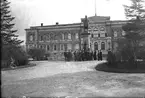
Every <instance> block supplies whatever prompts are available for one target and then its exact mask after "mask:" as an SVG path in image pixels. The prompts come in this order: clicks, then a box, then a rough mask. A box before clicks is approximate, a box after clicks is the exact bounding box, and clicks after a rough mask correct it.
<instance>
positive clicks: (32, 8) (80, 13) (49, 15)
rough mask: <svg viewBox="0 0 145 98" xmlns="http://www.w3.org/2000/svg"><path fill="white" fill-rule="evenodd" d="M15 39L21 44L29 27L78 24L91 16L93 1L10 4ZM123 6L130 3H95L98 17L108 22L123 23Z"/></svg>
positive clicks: (19, 1)
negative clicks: (13, 18) (20, 41)
mask: <svg viewBox="0 0 145 98" xmlns="http://www.w3.org/2000/svg"><path fill="white" fill-rule="evenodd" d="M10 2H11V10H12V15H13V16H15V17H16V18H15V22H16V25H15V27H16V29H18V34H19V38H20V39H22V40H25V30H24V29H26V28H29V27H30V26H36V25H40V24H41V23H43V24H44V25H53V24H55V23H56V22H59V24H67V23H78V22H80V21H81V20H80V18H83V17H85V15H87V16H88V17H89V16H94V15H95V0H10ZM123 4H125V5H130V0H96V13H97V15H98V16H110V17H111V20H125V19H126V18H125V15H124V8H123Z"/></svg>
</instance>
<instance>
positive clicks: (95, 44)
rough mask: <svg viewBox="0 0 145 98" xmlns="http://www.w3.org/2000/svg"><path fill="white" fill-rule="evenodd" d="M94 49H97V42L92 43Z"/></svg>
mask: <svg viewBox="0 0 145 98" xmlns="http://www.w3.org/2000/svg"><path fill="white" fill-rule="evenodd" d="M94 50H98V43H97V42H95V43H94Z"/></svg>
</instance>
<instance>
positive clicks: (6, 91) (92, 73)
mask: <svg viewBox="0 0 145 98" xmlns="http://www.w3.org/2000/svg"><path fill="white" fill-rule="evenodd" d="M36 63H37V64H38V66H36V67H34V68H30V69H29V68H28V69H25V70H24V69H22V70H15V71H11V72H10V71H8V72H2V82H3V83H2V86H1V88H2V94H3V95H4V96H12V95H15V96H23V95H25V96H37V97H38V96H41V97H49V96H72V97H75V96H77V97H84V96H85V97H94V96H100V97H101V96H104V97H111V96H116V97H125V96H126V97H128V96H138V97H142V96H145V93H144V92H145V74H118V73H106V72H101V71H96V70H94V69H93V67H94V66H95V65H96V64H98V63H100V62H94V61H93V62H68V63H65V62H36ZM48 63H49V64H48ZM48 65H50V66H49V67H48ZM54 68H56V70H55V71H54V70H53V69H54ZM44 70H45V71H44ZM46 70H47V71H49V72H47V71H46ZM50 70H51V71H52V72H51V71H50ZM29 71H30V73H29ZM37 71H39V72H38V74H36V73H35V72H37ZM34 73H35V74H36V75H35V74H34ZM40 73H41V74H40ZM10 74H11V75H10ZM20 75H23V76H21V78H18V77H19V76H20ZM31 75H32V76H33V77H32V76H31ZM27 76H28V77H27ZM12 78H15V79H12Z"/></svg>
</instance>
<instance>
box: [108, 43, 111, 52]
mask: <svg viewBox="0 0 145 98" xmlns="http://www.w3.org/2000/svg"><path fill="white" fill-rule="evenodd" d="M110 49H111V42H108V50H110Z"/></svg>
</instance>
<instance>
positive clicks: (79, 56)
mask: <svg viewBox="0 0 145 98" xmlns="http://www.w3.org/2000/svg"><path fill="white" fill-rule="evenodd" d="M64 57H65V61H72V60H74V61H90V60H102V51H101V50H98V51H89V50H87V51H85V50H77V51H74V52H73V51H71V50H69V51H65V52H64Z"/></svg>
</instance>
